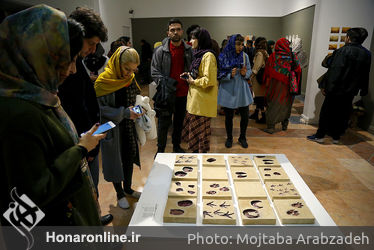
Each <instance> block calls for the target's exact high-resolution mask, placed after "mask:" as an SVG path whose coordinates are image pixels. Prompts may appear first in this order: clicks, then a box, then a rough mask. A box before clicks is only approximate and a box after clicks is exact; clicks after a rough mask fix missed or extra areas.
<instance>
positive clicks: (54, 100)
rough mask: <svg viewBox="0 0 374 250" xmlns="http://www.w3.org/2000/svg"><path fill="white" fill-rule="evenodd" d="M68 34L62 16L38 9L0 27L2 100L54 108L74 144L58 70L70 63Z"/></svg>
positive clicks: (41, 6)
mask: <svg viewBox="0 0 374 250" xmlns="http://www.w3.org/2000/svg"><path fill="white" fill-rule="evenodd" d="M70 61H71V59H70V45H69V31H68V24H67V21H66V16H65V14H64V13H63V12H61V11H58V10H56V9H53V8H51V7H49V6H47V5H43V4H42V5H36V6H34V7H31V8H29V9H26V10H23V11H21V12H18V13H16V14H14V15H11V16H8V17H7V18H6V19H5V20H4V21H3V22H2V23H1V24H0V96H4V97H15V98H20V99H24V100H27V101H31V102H34V103H38V104H42V105H45V106H49V107H54V108H55V113H56V114H57V116H58V118H59V119H60V121H61V122H62V123H63V125H64V126H65V128H66V129H67V130H68V132H69V134H70V135H71V137H72V138H73V140H74V142H75V143H77V142H78V136H77V132H76V130H75V127H74V125H73V123H72V121H71V120H70V118H69V117H68V115H67V114H66V112H65V111H64V110H63V109H62V107H61V104H60V100H59V98H58V96H57V88H58V86H59V84H60V81H61V80H60V76H59V70H65V71H66V70H67V68H68V66H69V63H70Z"/></svg>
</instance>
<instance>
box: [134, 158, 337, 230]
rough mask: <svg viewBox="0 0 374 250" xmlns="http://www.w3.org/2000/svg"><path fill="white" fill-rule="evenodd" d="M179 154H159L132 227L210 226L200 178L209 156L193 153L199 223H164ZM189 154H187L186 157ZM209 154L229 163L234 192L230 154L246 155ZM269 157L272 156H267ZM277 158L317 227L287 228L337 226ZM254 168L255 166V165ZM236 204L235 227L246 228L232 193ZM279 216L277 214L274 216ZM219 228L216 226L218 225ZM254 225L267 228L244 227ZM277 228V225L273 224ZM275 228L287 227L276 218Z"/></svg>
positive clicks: (293, 171)
mask: <svg viewBox="0 0 374 250" xmlns="http://www.w3.org/2000/svg"><path fill="white" fill-rule="evenodd" d="M176 155H178V154H171V153H162V154H160V153H159V154H157V157H156V159H155V161H154V164H153V167H152V170H151V172H150V174H149V176H148V179H147V182H146V184H145V186H144V190H143V193H142V195H141V197H140V199H139V201H138V203H137V205H136V208H135V211H134V213H133V216H132V218H131V221H130V224H129V226H130V227H131V226H162V225H165V226H166V225H167V226H209V225H206V224H202V200H201V199H202V198H201V197H202V196H201V189H202V188H201V183H202V176H201V168H202V165H201V159H202V155H206V154H194V155H198V167H199V172H198V194H199V195H198V200H197V209H198V211H197V223H196V224H182V223H163V214H164V209H165V205H166V201H167V199H168V193H169V187H170V182H171V177H172V173H173V168H174V161H175V156H176ZM184 155H188V154H184ZM209 155H224V157H225V162H226V171H227V174H228V176H229V180H228V181H229V183H230V185H231V189H232V190H233V187H234V185H233V179H232V176H231V173H230V171H229V168H228V158H227V156H228V155H244V154H213V153H212V154H209ZM245 155H249V156H250V157H251V159H253V156H258V155H265V154H245ZM267 155H270V154H267ZM272 155H274V156H276V157H277V160H278V161H279V163H280V164H281V165H282V167H283V169H284V171H285V172H286V173H287V175H288V176H289V177H290V180H291V181H292V183H293V184H294V186H295V187H296V189H297V190H298V191H299V193H300V195H301V197H302V199H303V200H304V201H305V203H306V204H307V206H308V207H309V209H310V210H311V211H312V213H313V215H314V217H315V223H314V224H295V225H290V224H287V225H286V226H287V227H289V226H291V227H292V226H304V225H305V226H336V224H335V222H334V221H333V220H332V218H331V217H330V215H329V214H328V213H327V211H326V210H325V209H324V208H323V206H322V205H321V203H320V202H319V201H318V199H317V198H316V197H315V196H314V194H313V193H312V191H311V190H310V189H309V187H308V186H307V185H306V183H305V182H304V181H303V179H302V178H301V176H300V175H299V174H298V172H297V171H296V169H295V168H294V167H293V166H292V164H291V163H290V162H289V160H288V159H287V157H286V156H285V155H284V154H272ZM254 165H255V164H254ZM255 168H256V171H257V173H258V174H259V172H258V168H257V166H256V165H255ZM261 183H262V185H263V188H264V189H265V190H266V188H265V186H264V182H263V181H262V180H261ZM232 196H233V201H234V205H235V209H236V216H237V217H236V219H237V220H236V222H237V223H236V225H237V226H243V224H242V221H241V219H240V216H238V215H240V213H239V208H238V202H237V199H236V198H237V197H236V194H235V192H233V193H232ZM269 202H270V205H271V207H272V208H273V210H274V211H275V209H274V204H273V202H272V201H270V199H269ZM275 214H276V213H275ZM276 216H277V215H276ZM215 226H217V225H215ZM253 226H264V225H244V227H253ZM273 226H274V225H273ZM275 226H284V225H283V224H282V223H281V221H280V220H279V218H278V216H277V222H276V225H275Z"/></svg>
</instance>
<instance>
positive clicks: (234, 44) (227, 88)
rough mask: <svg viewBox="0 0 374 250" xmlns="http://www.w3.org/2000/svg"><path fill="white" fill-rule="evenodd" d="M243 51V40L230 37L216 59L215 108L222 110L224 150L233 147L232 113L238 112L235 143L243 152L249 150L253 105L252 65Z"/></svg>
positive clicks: (237, 36)
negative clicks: (247, 133) (216, 93)
mask: <svg viewBox="0 0 374 250" xmlns="http://www.w3.org/2000/svg"><path fill="white" fill-rule="evenodd" d="M243 47H244V37H242V36H241V35H240V34H236V35H232V36H231V37H230V40H229V42H228V43H227V45H226V47H225V48H224V49H223V51H222V52H221V54H220V55H219V71H218V79H220V82H219V83H220V85H219V91H218V104H219V105H221V106H222V107H223V109H224V110H225V127H226V134H227V139H226V143H225V146H226V148H231V147H232V141H233V137H232V126H233V122H232V120H233V118H234V111H235V109H239V112H240V117H241V119H240V136H239V139H238V142H239V144H240V145H241V146H242V147H243V148H247V147H248V144H247V139H246V131H247V126H248V115H249V105H250V104H251V103H252V102H253V97H252V94H251V91H250V89H249V86H248V82H247V80H248V79H249V76H250V75H251V64H250V62H249V57H248V55H247V54H246V53H244V52H243Z"/></svg>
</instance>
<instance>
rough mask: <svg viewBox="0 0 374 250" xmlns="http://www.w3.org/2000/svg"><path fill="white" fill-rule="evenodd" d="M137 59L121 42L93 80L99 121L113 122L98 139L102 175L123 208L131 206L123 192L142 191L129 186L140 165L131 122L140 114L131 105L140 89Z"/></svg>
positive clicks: (134, 131) (136, 196)
mask: <svg viewBox="0 0 374 250" xmlns="http://www.w3.org/2000/svg"><path fill="white" fill-rule="evenodd" d="M139 63H140V59H139V55H138V52H136V50H135V49H133V48H130V47H126V46H121V47H119V48H118V49H117V50H116V51H115V52H114V53H113V55H112V56H111V57H110V59H109V62H108V64H107V66H106V68H105V71H104V72H103V73H101V74H100V75H99V77H98V78H97V80H96V82H95V91H96V96H97V98H98V103H99V106H100V120H101V123H105V122H108V121H113V123H114V124H116V127H114V128H113V129H111V130H109V131H108V132H107V137H106V139H105V140H103V141H102V143H101V152H102V162H103V173H104V179H105V180H106V181H109V182H112V183H113V186H114V189H115V190H116V193H117V200H118V205H119V207H121V208H124V209H125V208H129V207H130V205H129V203H128V201H127V199H126V195H129V196H132V197H134V198H139V197H140V194H141V193H140V192H137V191H134V190H133V189H132V188H131V183H132V173H133V165H134V164H136V165H138V166H140V158H139V148H138V144H137V135H136V130H135V122H134V121H135V120H136V119H137V118H138V117H140V116H142V115H143V114H139V113H138V112H136V109H134V104H135V101H136V95H137V94H139V93H140V87H139V85H138V84H137V82H136V80H135V74H134V72H135V71H136V70H137V67H138V66H139Z"/></svg>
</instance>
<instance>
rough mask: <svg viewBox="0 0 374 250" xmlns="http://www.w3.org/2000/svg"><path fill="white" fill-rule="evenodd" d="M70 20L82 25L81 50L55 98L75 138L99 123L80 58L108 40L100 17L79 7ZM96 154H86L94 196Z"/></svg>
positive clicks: (106, 220) (107, 220) (105, 220)
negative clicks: (70, 73)
mask: <svg viewBox="0 0 374 250" xmlns="http://www.w3.org/2000/svg"><path fill="white" fill-rule="evenodd" d="M70 18H73V19H74V20H76V21H78V22H80V23H81V24H82V25H83V27H84V29H85V38H84V39H83V48H82V50H81V52H80V54H79V57H78V58H77V61H76V68H77V72H76V74H74V75H70V76H69V77H68V78H66V80H65V81H64V83H63V84H62V85H60V87H59V93H58V96H59V97H60V100H61V104H62V107H63V108H64V109H65V111H66V113H67V114H68V115H69V116H70V118H71V119H72V121H73V123H74V125H75V128H76V129H77V132H78V135H80V134H82V133H85V132H87V131H88V130H89V128H90V127H92V126H93V124H95V123H97V122H99V121H100V119H99V105H98V103H97V99H96V93H95V89H94V86H93V82H92V81H91V79H90V77H89V75H88V73H87V71H86V69H85V67H84V65H83V58H85V57H86V56H88V55H89V54H91V53H95V50H96V45H97V44H98V43H99V42H100V41H101V42H106V41H107V40H108V35H107V33H108V31H107V29H106V27H105V26H104V23H103V22H102V20H101V18H100V16H99V15H98V14H96V13H95V12H94V11H93V10H91V9H87V8H81V7H79V8H77V9H76V10H75V11H73V12H72V13H71V14H70ZM98 153H99V146H97V147H96V148H95V149H94V150H92V151H90V152H89V153H88V154H87V161H88V164H89V166H90V170H91V175H92V179H93V181H94V185H95V188H96V191H97V193H98V189H97V185H98V182H99V161H98V156H97V155H98ZM112 220H113V216H112V215H111V214H108V215H105V216H103V217H101V222H102V224H104V225H105V224H108V223H110V222H111V221H112Z"/></svg>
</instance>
